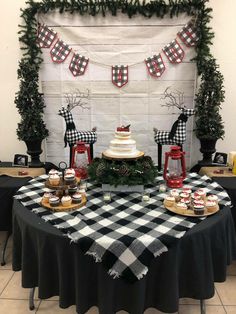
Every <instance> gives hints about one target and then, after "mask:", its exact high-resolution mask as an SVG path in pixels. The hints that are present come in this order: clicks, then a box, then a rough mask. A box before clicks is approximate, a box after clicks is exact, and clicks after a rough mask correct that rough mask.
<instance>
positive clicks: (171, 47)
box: [163, 39, 184, 63]
mask: <svg viewBox="0 0 236 314" xmlns="http://www.w3.org/2000/svg"><path fill="white" fill-rule="evenodd" d="M163 51H164V53H165V55H166V57H167V58H168V59H169V61H170V62H171V63H181V62H182V60H183V58H184V51H183V49H182V47H181V46H180V44H179V43H178V42H177V40H176V39H174V40H172V41H171V42H170V43H169V44H167V45H166V46H165V47H164V48H163Z"/></svg>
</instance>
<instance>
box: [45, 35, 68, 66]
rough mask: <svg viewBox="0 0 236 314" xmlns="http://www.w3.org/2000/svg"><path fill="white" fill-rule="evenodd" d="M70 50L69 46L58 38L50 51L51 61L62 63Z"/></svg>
mask: <svg viewBox="0 0 236 314" xmlns="http://www.w3.org/2000/svg"><path fill="white" fill-rule="evenodd" d="M70 52H71V48H70V47H69V46H68V45H67V44H66V43H64V42H63V41H62V40H59V39H58V41H57V42H56V43H55V45H54V46H53V47H52V50H51V51H50V54H51V58H52V61H53V62H56V63H62V62H64V61H65V60H66V58H67V57H68V56H69V54H70Z"/></svg>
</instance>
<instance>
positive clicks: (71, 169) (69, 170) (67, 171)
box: [65, 168, 75, 176]
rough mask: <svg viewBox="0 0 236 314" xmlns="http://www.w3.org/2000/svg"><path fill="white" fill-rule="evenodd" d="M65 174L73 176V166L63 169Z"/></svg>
mask: <svg viewBox="0 0 236 314" xmlns="http://www.w3.org/2000/svg"><path fill="white" fill-rule="evenodd" d="M66 174H73V175H74V176H75V169H73V168H68V169H66V170H65V175H66Z"/></svg>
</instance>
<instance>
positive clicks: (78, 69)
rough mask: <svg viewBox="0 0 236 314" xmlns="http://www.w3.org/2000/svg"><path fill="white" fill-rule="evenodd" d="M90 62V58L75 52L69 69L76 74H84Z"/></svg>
mask: <svg viewBox="0 0 236 314" xmlns="http://www.w3.org/2000/svg"><path fill="white" fill-rule="evenodd" d="M88 62H89V59H88V58H86V57H84V56H81V55H80V54H78V53H74V55H73V57H72V59H71V62H70V66H69V69H70V71H71V73H72V74H73V75H74V76H79V75H83V74H84V73H85V70H86V68H87V65H88Z"/></svg>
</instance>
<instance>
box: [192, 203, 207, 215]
mask: <svg viewBox="0 0 236 314" xmlns="http://www.w3.org/2000/svg"><path fill="white" fill-rule="evenodd" d="M204 209H205V207H204V205H194V206H193V211H194V214H195V215H204Z"/></svg>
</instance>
